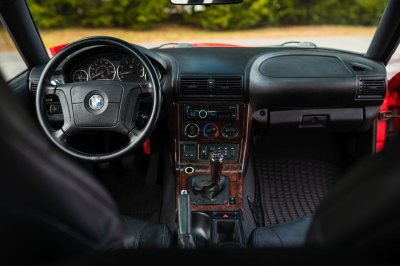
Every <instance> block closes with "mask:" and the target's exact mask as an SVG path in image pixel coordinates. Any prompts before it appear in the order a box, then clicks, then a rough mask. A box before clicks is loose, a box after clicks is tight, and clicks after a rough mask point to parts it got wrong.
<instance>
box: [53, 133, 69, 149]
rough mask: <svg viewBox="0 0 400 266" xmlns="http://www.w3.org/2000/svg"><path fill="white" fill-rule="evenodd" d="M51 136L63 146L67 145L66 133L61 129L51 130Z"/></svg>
mask: <svg viewBox="0 0 400 266" xmlns="http://www.w3.org/2000/svg"><path fill="white" fill-rule="evenodd" d="M51 135H52V137H53V138H54V139H55V140H56V141H57V143H58V144H59V145H61V146H63V147H67V146H68V145H67V138H68V137H67V135H66V134H65V133H64V131H63V130H62V129H59V130H57V131H53V132H51Z"/></svg>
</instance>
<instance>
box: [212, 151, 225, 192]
mask: <svg viewBox="0 0 400 266" xmlns="http://www.w3.org/2000/svg"><path fill="white" fill-rule="evenodd" d="M209 159H210V165H211V183H212V184H213V185H219V182H220V180H221V173H222V166H223V165H224V155H223V154H222V153H221V152H219V151H213V152H211V153H210V156H209Z"/></svg>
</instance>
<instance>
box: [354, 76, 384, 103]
mask: <svg viewBox="0 0 400 266" xmlns="http://www.w3.org/2000/svg"><path fill="white" fill-rule="evenodd" d="M385 93H386V80H385V79H383V78H382V79H360V81H359V89H358V98H380V99H381V98H384V97H385Z"/></svg>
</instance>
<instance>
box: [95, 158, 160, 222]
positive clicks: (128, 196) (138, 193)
mask: <svg viewBox="0 0 400 266" xmlns="http://www.w3.org/2000/svg"><path fill="white" fill-rule="evenodd" d="M144 169H146V168H145V167H137V166H133V167H132V168H131V169H122V168H121V167H120V166H119V165H115V164H114V165H111V166H110V167H109V168H108V169H105V170H100V171H98V173H97V176H98V177H99V179H100V181H102V183H103V184H104V185H105V186H106V188H107V189H108V191H109V192H110V193H111V195H112V196H113V198H114V199H115V201H116V203H117V206H118V208H119V212H120V214H122V215H127V216H131V217H135V218H141V219H145V220H149V221H153V222H158V221H159V216H160V211H161V203H162V189H161V187H160V186H159V185H152V186H148V187H146V186H145V184H146V171H145V170H144Z"/></svg>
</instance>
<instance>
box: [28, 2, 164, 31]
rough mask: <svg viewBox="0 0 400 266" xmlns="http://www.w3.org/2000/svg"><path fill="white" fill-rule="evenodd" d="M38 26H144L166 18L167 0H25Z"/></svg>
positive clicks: (132, 27)
mask: <svg viewBox="0 0 400 266" xmlns="http://www.w3.org/2000/svg"><path fill="white" fill-rule="evenodd" d="M27 3H28V5H29V8H30V10H31V13H32V16H33V18H34V19H35V22H36V24H37V25H38V27H40V28H64V27H80V26H82V27H87V26H91V27H105V28H107V27H124V28H131V29H147V28H151V27H154V26H155V25H156V24H157V23H159V22H161V21H164V20H166V19H168V17H169V14H168V13H167V12H165V8H166V7H167V6H170V5H171V4H170V3H169V1H168V0H165V1H162V0H159V1H154V0H153V1H152V0H27Z"/></svg>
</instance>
